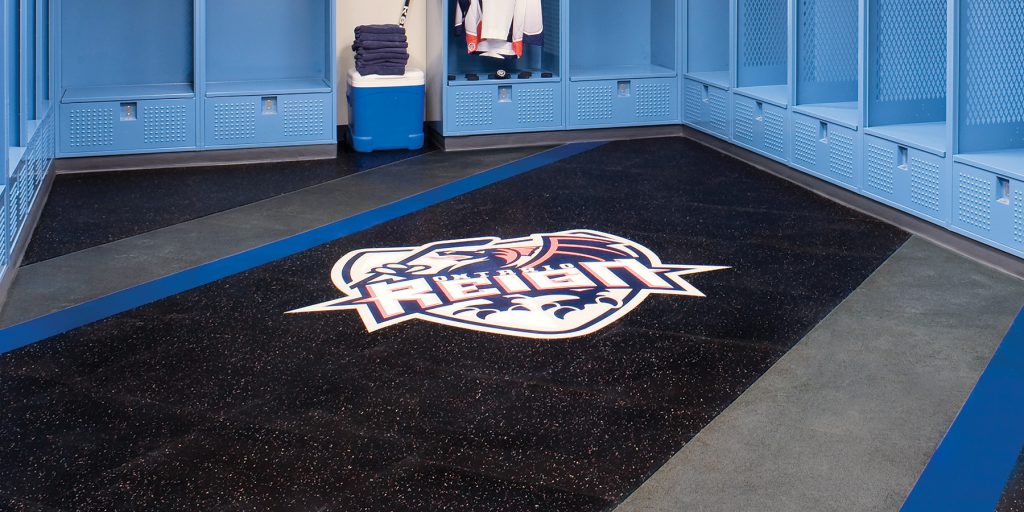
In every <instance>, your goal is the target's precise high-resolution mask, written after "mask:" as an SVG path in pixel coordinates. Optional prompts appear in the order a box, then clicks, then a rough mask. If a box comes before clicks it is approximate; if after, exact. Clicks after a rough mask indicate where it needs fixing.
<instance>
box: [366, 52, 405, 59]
mask: <svg viewBox="0 0 1024 512" xmlns="http://www.w3.org/2000/svg"><path fill="white" fill-rule="evenodd" d="M383 59H394V60H409V54H408V53H405V52H374V53H359V52H356V60H361V61H370V60H383Z"/></svg>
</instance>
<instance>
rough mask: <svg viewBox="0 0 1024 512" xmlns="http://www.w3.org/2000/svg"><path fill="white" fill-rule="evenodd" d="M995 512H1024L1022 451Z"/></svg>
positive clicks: (1023, 455)
mask: <svg viewBox="0 0 1024 512" xmlns="http://www.w3.org/2000/svg"><path fill="white" fill-rule="evenodd" d="M996 512H1024V451H1021V452H1020V457H1018V458H1017V468H1016V469H1015V470H1014V471H1013V474H1012V475H1010V481H1009V482H1008V483H1007V484H1006V490H1004V491H1003V498H1002V500H1000V502H999V507H998V508H997V509H996Z"/></svg>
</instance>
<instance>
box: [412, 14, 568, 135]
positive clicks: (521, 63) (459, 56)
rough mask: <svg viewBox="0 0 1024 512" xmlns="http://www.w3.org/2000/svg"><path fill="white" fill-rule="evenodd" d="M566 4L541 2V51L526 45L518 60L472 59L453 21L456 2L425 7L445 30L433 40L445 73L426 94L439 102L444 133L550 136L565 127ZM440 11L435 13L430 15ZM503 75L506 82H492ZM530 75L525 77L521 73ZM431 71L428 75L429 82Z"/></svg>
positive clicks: (475, 55) (473, 57)
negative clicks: (542, 38) (531, 133)
mask: <svg viewBox="0 0 1024 512" xmlns="http://www.w3.org/2000/svg"><path fill="white" fill-rule="evenodd" d="M564 1H567V0H542V1H541V7H542V9H543V16H544V46H543V47H538V46H532V45H526V46H525V47H524V53H523V57H522V58H518V59H510V60H502V59H494V58H489V57H483V56H481V55H479V54H470V53H469V52H468V49H467V46H466V40H465V38H464V37H459V36H458V35H457V34H456V33H455V30H454V28H452V20H453V19H454V17H455V7H456V2H455V0H441V1H439V2H437V3H438V5H439V6H438V5H431V6H429V7H428V9H430V10H431V11H432V19H436V20H437V23H440V24H442V25H441V26H443V27H446V28H444V29H441V30H440V31H439V32H440V34H438V35H437V36H435V38H434V39H432V40H431V41H432V42H433V41H435V39H436V43H437V45H438V47H437V52H438V53H439V54H440V56H441V57H442V60H443V62H444V69H443V70H439V71H437V72H439V73H441V78H442V79H440V80H437V81H436V82H435V83H437V84H438V87H437V88H436V89H435V88H431V87H428V92H430V93H431V94H433V95H435V96H434V98H437V97H440V100H441V109H442V112H441V114H442V123H441V124H442V131H443V134H444V135H446V136H462V135H480V134H493V133H514V132H531V131H550V130H561V129H564V128H565V122H564V112H565V94H566V91H565V88H564V84H563V69H562V67H563V66H562V61H563V58H564V55H563V43H564V41H563V39H564V38H563V35H562V34H563V30H562V26H563V23H564V19H563V11H564V10H565V9H564V5H563V3H564ZM434 10H438V11H439V12H433V11H434ZM498 71H505V72H507V73H508V74H509V78H507V79H501V78H497V77H496V73H497V72H498ZM523 72H528V73H530V75H529V77H528V78H520V77H519V74H520V73H523ZM433 73H435V71H428V77H429V76H430V75H433Z"/></svg>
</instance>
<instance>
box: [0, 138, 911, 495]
mask: <svg viewBox="0 0 1024 512" xmlns="http://www.w3.org/2000/svg"><path fill="white" fill-rule="evenodd" d="M569 229H594V230H599V231H603V232H607V233H611V234H614V235H618V236H621V237H625V238H628V239H630V240H634V241H636V242H638V243H641V244H643V245H645V246H646V247H648V248H650V249H651V250H653V251H654V252H655V253H657V254H658V255H659V256H660V257H661V260H662V261H664V262H666V263H678V264H707V265H725V266H731V267H733V269H732V270H729V271H724V272H715V273H710V274H702V275H695V276H692V279H691V281H692V282H693V283H694V284H695V285H696V286H697V287H698V288H700V289H701V290H702V291H703V292H704V293H706V294H707V298H705V299H695V298H690V297H677V296H651V297H650V298H648V299H647V300H646V302H644V303H643V304H642V305H640V306H639V307H638V308H637V309H635V310H634V311H632V312H631V313H630V314H629V315H627V316H626V317H624V318H622V319H621V320H619V321H618V322H616V323H615V324H613V325H610V326H608V327H607V328H605V329H604V330H601V331H600V332H597V333H595V334H591V335H588V336H584V337H580V338H575V339H570V340H562V341H532V340H526V339H522V338H512V337H503V336H499V335H493V334H486V333H481V332H475V331H468V330H461V329H456V328H452V327H446V326H441V325H437V324H432V323H427V322H422V321H411V322H406V323H402V324H399V325H395V326H392V327H388V328H385V329H382V330H379V331H376V332H374V333H367V331H366V328H365V327H364V325H363V323H362V321H361V320H360V318H359V317H358V315H357V314H355V313H354V312H351V311H343V312H337V313H330V314H312V315H286V314H285V312H286V311H289V310H292V309H295V308H299V307H304V306H308V305H310V304H314V303H318V302H322V301H326V300H330V299H333V298H337V290H336V289H334V287H333V285H332V283H331V280H330V276H329V272H330V270H331V267H332V265H333V264H334V263H335V261H336V260H337V259H338V258H340V257H341V256H343V255H345V254H346V253H348V252H350V251H353V250H357V249H363V248H374V247H395V246H410V245H419V244H425V243H430V242H433V241H438V240H448V239H458V238H468V237H478V236H492V235H493V236H500V237H507V238H511V237H519V236H525V235H530V234H532V233H543V232H553V231H562V230H569ZM907 237H908V235H907V234H906V233H904V232H902V231H900V230H897V229H895V228H893V227H891V226H889V225H886V224H883V223H881V222H877V221H875V220H872V219H871V218H868V217H866V216H863V215H861V214H858V213H857V212H854V211H852V210H848V209H845V208H843V207H841V206H838V205H836V204H833V203H831V202H829V201H827V200H825V199H823V198H820V197H819V196H816V195H814V194H812V193H810V192H807V191H804V190H802V189H800V188H797V187H796V186H793V185H791V184H789V183H787V182H784V181H781V180H779V179H776V178H774V177H771V176H769V175H766V174H764V173H762V172H760V171H758V170H755V169H753V168H750V167H748V166H746V165H744V164H742V163H740V162H738V161H735V160H732V159H730V158H728V157H725V156H723V155H720V154H719V153H717V152H714V151H712V150H710V149H707V148H705V147H703V146H700V145H698V144H697V143H694V142H692V141H688V140H685V139H678V138H673V139H661V140H648V141H630V142H616V143H611V144H608V145H605V146H603V147H600V148H598V149H595V150H593V151H590V152H587V153H584V154H581V155H578V156H575V157H571V158H569V159H566V160H563V161H561V162H559V163H556V164H553V165H549V166H547V167H544V168H541V169H538V170H535V171H532V172H530V173H527V174H524V175H521V176H519V177H516V178H512V179H510V180H507V181H505V182H501V183H498V184H496V185H493V186H490V187H487V188H485V189H481V190H479V191H476V192H473V193H470V194H468V195H465V196H462V197H460V198H457V199H455V200H452V201H449V202H447V203H444V204H441V205H438V206H435V207H431V208H428V209H425V210H422V211H419V212H417V213H415V214H412V215H409V216H407V217H404V218H401V219H398V220H395V221H392V222H389V223H386V224H383V225H381V226H378V227H376V228H372V229H370V230H367V231H364V232H361V233H359V234H356V235H354V236H350V237H347V238H344V239H341V240H338V241H335V242H333V243H329V244H326V245H323V246H320V247H317V248H315V249H313V250H310V251H307V252H305V253H301V254H298V255H295V256H292V257H289V258H286V259H284V260H280V261H278V262H275V263H272V264H269V265H266V266H263V267H260V268H257V269H254V270H250V271H246V272H243V273H241V274H238V275H235V276H233V277H230V278H227V279H223V280H221V281H219V282H215V283H213V284H210V285H207V286H204V287H202V288H198V289H195V290H193V291H190V292H186V293H183V294H181V295H178V296H175V297H171V298H168V299H165V300H162V301H159V302H156V303H153V304H150V305H147V306H143V307H140V308H138V309H136V310H133V311H130V312H127V313H124V314H121V315H118V316H115V317H112V318H109V319H106V320H103V321H100V322H97V323H95V324H92V325H89V326H85V327H82V328H79V329H76V330H74V331H71V332H69V333H66V334H64V335H61V336H57V337H55V338H52V339H49V340H46V341H43V342H40V343H37V344H35V345H32V346H30V347H27V348H24V349H21V350H18V351H15V352H12V353H8V354H6V355H3V356H0V439H2V440H3V442H0V508H4V506H6V508H8V509H14V510H67V511H86V510H103V511H112V510H147V511H156V510H318V511H320V510H329V511H334V510H337V511H342V510H344V511H353V510H373V511H378V510H379V511H405V510H482V511H499V510H500V511H518V510H531V511H533V510H545V511H599V510H608V509H610V508H612V507H614V506H615V505H616V504H617V503H619V502H620V501H621V500H622V499H624V498H625V497H626V496H628V495H629V493H630V492H632V491H633V490H634V489H635V488H637V487H638V486H639V485H640V484H641V483H642V482H643V481H644V480H645V479H646V478H647V477H648V476H649V475H651V474H652V473H653V472H654V471H655V470H657V469H658V468H659V467H660V465H661V464H663V463H664V462H665V461H666V460H667V459H668V458H669V457H671V456H672V455H673V454H674V453H675V452H676V451H677V450H679V449H680V448H681V447H682V446H683V445H684V444H685V443H687V442H688V441H689V440H690V439H691V438H692V437H693V436H694V435H695V434H696V433H697V432H698V431H700V429H701V428H703V427H704V426H705V425H707V424H708V423H709V422H710V421H711V420H712V419H713V418H715V416H716V415H717V414H719V413H720V412H721V411H722V410H723V409H724V408H725V407H726V406H728V405H729V404H730V403H731V402H732V401H733V400H735V399H736V397H738V396H739V395H740V394H741V393H742V392H743V391H744V390H745V389H746V388H747V387H748V386H750V385H751V384H752V383H753V382H754V381H755V380H756V379H757V378H758V377H759V376H760V375H762V373H763V372H765V371H766V370H767V369H768V368H769V367H770V366H771V365H772V364H773V363H774V362H775V361H777V360H778V358H779V357H780V356H781V355H782V354H784V353H785V352H786V351H787V350H788V349H790V348H791V347H792V346H793V345H794V344H795V343H796V342H797V341H799V340H800V339H801V337H802V336H803V335H804V334H806V333H807V332H808V331H809V330H810V329H811V328H812V327H813V326H814V325H816V324H817V323H818V322H819V320H821V319H822V318H823V317H824V316H825V315H827V314H828V313H829V312H830V311H831V310H832V309H833V308H835V307H836V306H837V305H838V304H839V303H840V302H841V301H842V300H843V299H844V298H845V297H846V296H847V295H848V294H849V293H850V292H851V291H852V290H854V289H855V288H856V287H857V286H858V285H859V284H860V283H861V282H862V281H863V280H864V279H865V278H866V277H867V276H868V275H869V274H870V273H871V272H872V271H874V270H875V269H876V268H877V267H878V266H879V265H880V264H881V263H882V262H883V261H885V259H886V258H887V257H888V256H889V255H890V254H892V253H893V252H894V251H895V250H896V249H897V248H898V247H899V246H900V245H901V244H902V243H903V242H904V241H905V240H906V239H907ZM210 243H216V241H215V240H211V241H210Z"/></svg>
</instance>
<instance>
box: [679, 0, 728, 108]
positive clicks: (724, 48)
mask: <svg viewBox="0 0 1024 512" xmlns="http://www.w3.org/2000/svg"><path fill="white" fill-rule="evenodd" d="M732 4H733V2H732V1H730V0H687V2H686V19H685V23H686V78H689V79H693V80H699V81H702V82H704V83H707V84H709V85H712V86H716V87H720V88H724V89H728V88H729V87H732V76H731V74H732V68H731V66H730V62H731V56H730V53H731V48H732V46H731V44H732V43H731V41H732V37H731V34H732V27H733V21H732V19H733V12H732Z"/></svg>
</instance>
